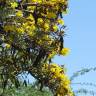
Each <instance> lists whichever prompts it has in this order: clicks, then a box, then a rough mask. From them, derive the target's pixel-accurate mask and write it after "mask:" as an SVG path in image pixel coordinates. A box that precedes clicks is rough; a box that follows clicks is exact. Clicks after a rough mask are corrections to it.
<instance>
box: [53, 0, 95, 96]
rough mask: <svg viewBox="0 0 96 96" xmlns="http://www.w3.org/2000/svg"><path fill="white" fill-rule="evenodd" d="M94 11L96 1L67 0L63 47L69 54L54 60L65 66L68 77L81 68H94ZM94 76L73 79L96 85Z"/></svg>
mask: <svg viewBox="0 0 96 96" xmlns="http://www.w3.org/2000/svg"><path fill="white" fill-rule="evenodd" d="M95 9H96V0H69V13H68V14H67V15H65V16H64V21H65V24H66V25H67V29H66V33H67V36H66V37H65V47H68V48H70V49H71V52H70V54H69V56H67V57H58V56H56V57H55V59H54V61H55V62H56V63H58V64H65V65H66V68H67V73H68V75H69V76H71V75H72V74H73V73H74V72H76V71H78V70H80V69H82V68H90V67H95V66H96V11H95ZM95 74H96V73H95V72H90V73H88V74H86V75H84V76H80V77H78V78H75V80H74V82H93V83H96V77H95ZM76 87H77V88H78V86H76ZM95 90H96V89H95ZM80 96H81V95H80Z"/></svg>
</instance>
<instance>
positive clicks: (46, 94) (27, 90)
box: [3, 85, 53, 96]
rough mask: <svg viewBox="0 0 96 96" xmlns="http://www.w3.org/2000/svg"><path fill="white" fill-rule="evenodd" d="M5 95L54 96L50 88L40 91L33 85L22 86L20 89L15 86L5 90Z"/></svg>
mask: <svg viewBox="0 0 96 96" xmlns="http://www.w3.org/2000/svg"><path fill="white" fill-rule="evenodd" d="M3 96H53V95H52V93H51V92H50V91H48V90H44V91H40V90H38V89H36V88H34V87H32V86H31V85H29V86H28V87H24V86H21V87H19V89H16V88H15V87H12V88H8V89H6V90H5V92H4V94H3Z"/></svg>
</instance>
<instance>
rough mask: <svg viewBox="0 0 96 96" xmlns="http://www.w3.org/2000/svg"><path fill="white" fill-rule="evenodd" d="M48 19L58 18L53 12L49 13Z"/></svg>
mask: <svg viewBox="0 0 96 96" xmlns="http://www.w3.org/2000/svg"><path fill="white" fill-rule="evenodd" d="M47 17H48V18H56V14H55V13H53V12H48V13H47Z"/></svg>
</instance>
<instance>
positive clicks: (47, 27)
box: [44, 23, 49, 31]
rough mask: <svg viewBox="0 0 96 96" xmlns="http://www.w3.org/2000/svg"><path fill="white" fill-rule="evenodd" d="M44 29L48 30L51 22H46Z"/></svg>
mask: <svg viewBox="0 0 96 96" xmlns="http://www.w3.org/2000/svg"><path fill="white" fill-rule="evenodd" d="M44 29H45V31H48V30H49V24H48V23H45V24H44Z"/></svg>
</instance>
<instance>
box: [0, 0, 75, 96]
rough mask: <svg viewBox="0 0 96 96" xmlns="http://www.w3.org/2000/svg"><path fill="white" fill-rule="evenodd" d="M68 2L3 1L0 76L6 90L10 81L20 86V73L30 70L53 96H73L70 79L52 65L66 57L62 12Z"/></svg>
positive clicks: (1, 7)
mask: <svg viewBox="0 0 96 96" xmlns="http://www.w3.org/2000/svg"><path fill="white" fill-rule="evenodd" d="M67 7H68V1H67V0H0V74H1V82H2V86H3V89H5V88H6V85H7V84H8V80H10V81H11V82H12V83H13V84H15V86H16V88H18V87H19V85H20V83H19V80H18V77H17V76H18V74H20V73H22V72H24V71H27V72H28V73H30V74H31V75H32V76H34V77H35V78H36V79H37V80H39V82H40V83H41V87H40V90H42V87H43V86H47V87H49V88H50V90H51V91H52V92H53V94H54V96H65V95H68V96H73V93H72V90H71V88H70V80H69V79H68V77H67V76H66V74H65V72H64V70H63V68H62V67H60V66H59V65H57V64H54V63H53V62H52V60H51V59H52V58H53V57H54V56H55V55H58V54H59V55H64V56H65V55H67V54H68V51H69V49H68V48H64V46H63V44H64V40H63V36H64V34H65V31H64V29H65V27H66V26H65V25H64V22H63V20H62V18H63V16H62V14H63V13H66V10H67Z"/></svg>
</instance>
